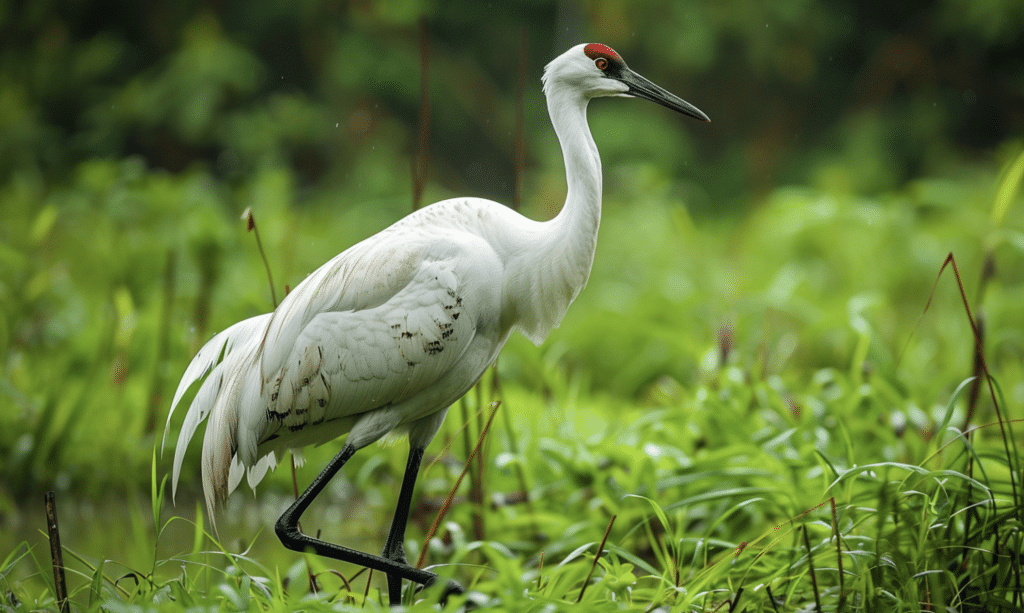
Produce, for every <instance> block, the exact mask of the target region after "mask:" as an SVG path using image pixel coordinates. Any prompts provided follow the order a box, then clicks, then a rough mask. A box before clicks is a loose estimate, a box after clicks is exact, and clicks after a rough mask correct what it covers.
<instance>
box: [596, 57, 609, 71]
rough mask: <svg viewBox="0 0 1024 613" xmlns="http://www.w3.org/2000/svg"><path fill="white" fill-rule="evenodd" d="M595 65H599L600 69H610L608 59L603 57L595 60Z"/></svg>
mask: <svg viewBox="0 0 1024 613" xmlns="http://www.w3.org/2000/svg"><path fill="white" fill-rule="evenodd" d="M594 65H595V66H597V69H598V70H608V60H607V59H605V58H603V57H599V58H597V59H596V60H594Z"/></svg>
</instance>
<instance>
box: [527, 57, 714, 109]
mask: <svg viewBox="0 0 1024 613" xmlns="http://www.w3.org/2000/svg"><path fill="white" fill-rule="evenodd" d="M542 81H543V83H544V93H545V94H547V95H549V96H550V95H551V93H552V92H554V91H555V90H556V89H557V90H568V91H572V92H575V93H578V94H580V95H582V96H584V97H585V98H598V97H602V96H626V97H631V98H643V99H645V100H650V101H651V102H657V103H658V104H660V105H662V106H664V107H667V108H670V109H672V110H673V111H678V112H680V113H682V114H684V115H689V116H690V117H694V118H696V119H700V120H701V121H711V120H710V119H708V116H707V115H705V114H704V113H703V112H702V111H701V110H700V109H698V108H697V107H695V106H693V105H692V104H690V103H689V102H687V101H685V100H683V99H682V98H680V97H679V96H676V95H675V94H673V93H671V92H669V91H667V90H666V89H664V88H662V87H660V86H658V85H655V84H654V83H652V82H651V81H649V80H647V79H646V78H644V77H642V76H640V75H639V74H637V73H635V72H633V71H632V70H630V69H629V67H628V66H626V62H625V61H623V59H622V56H620V55H619V54H618V53H616V52H615V50H614V49H612V48H611V47H609V46H607V45H602V44H600V43H586V44H582V45H576V46H575V47H573V48H572V49H569V50H568V51H566V52H565V53H563V54H562V55H560V56H558V57H556V58H555V59H553V60H551V62H550V63H549V64H548V65H547V66H546V67H545V68H544V76H543V77H542Z"/></svg>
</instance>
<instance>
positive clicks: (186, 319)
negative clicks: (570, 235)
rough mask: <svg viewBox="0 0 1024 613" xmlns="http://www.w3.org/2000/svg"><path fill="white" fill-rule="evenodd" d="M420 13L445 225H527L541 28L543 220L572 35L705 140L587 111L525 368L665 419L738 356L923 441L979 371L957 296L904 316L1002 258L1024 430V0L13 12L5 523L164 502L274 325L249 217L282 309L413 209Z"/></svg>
mask: <svg viewBox="0 0 1024 613" xmlns="http://www.w3.org/2000/svg"><path fill="white" fill-rule="evenodd" d="M421 17H426V19H427V21H428V24H429V32H430V53H431V56H430V57H431V63H430V75H431V77H430V86H431V92H432V93H431V106H432V131H431V141H430V152H431V158H430V168H431V175H430V183H429V185H428V187H427V200H428V201H431V200H437V199H440V198H443V197H447V196H450V195H481V196H486V197H492V198H495V199H498V200H500V201H503V202H510V201H511V198H512V193H513V185H514V180H515V172H514V171H515V168H514V167H515V162H514V160H515V154H514V151H515V146H514V142H513V137H512V132H513V126H514V121H515V106H514V103H515V91H516V86H517V66H518V62H519V54H520V49H519V40H520V33H521V32H525V33H526V34H527V39H526V40H527V41H528V44H527V46H526V48H525V54H526V59H527V66H528V76H527V79H526V89H525V100H524V104H525V115H526V125H527V132H526V138H525V141H526V147H527V149H526V150H527V168H526V171H527V172H526V176H525V178H524V184H523V193H524V194H525V198H524V200H525V202H526V203H527V204H528V208H527V210H526V211H525V212H526V213H527V214H529V215H531V216H534V217H538V218H543V217H547V216H550V215H551V214H552V213H553V211H554V210H556V209H557V208H558V207H559V206H560V204H561V199H562V197H563V190H564V178H563V176H562V172H563V167H562V164H561V160H560V154H559V151H558V148H557V144H556V142H555V139H554V135H553V134H552V132H551V130H550V127H549V125H548V122H547V119H546V116H545V113H544V110H543V100H542V97H541V94H540V88H539V76H540V72H541V69H542V66H543V64H544V63H545V62H546V61H548V60H549V59H551V58H552V57H554V55H556V54H557V53H560V52H561V51H562V50H564V49H565V48H566V47H567V46H569V45H570V44H574V43H576V42H580V41H583V40H588V39H594V40H601V41H603V42H606V43H608V44H610V45H612V46H613V47H615V48H617V49H618V50H619V51H620V52H622V54H623V55H624V57H625V58H626V59H627V61H628V62H629V63H630V65H631V66H632V67H633V68H634V69H636V70H637V71H638V72H641V73H643V74H645V75H646V76H648V77H650V78H651V79H652V80H654V81H656V82H659V83H661V84H663V85H665V86H666V87H667V88H669V89H670V90H672V91H675V92H677V93H678V94H680V95H681V96H683V97H684V98H686V99H688V100H690V101H691V102H693V103H694V104H696V105H697V106H698V107H700V108H702V109H703V110H705V111H707V112H708V114H709V115H710V116H711V118H712V120H713V123H712V124H710V125H706V126H705V125H698V124H696V123H694V122H688V121H680V119H679V118H678V117H676V116H673V115H670V114H668V113H666V112H663V111H661V110H660V109H657V108H654V107H652V106H645V105H644V104H642V103H640V102H625V101H618V100H613V101H600V102H598V103H595V104H594V105H593V108H592V110H591V123H592V126H593V129H594V133H595V137H596V140H597V142H598V144H599V146H600V148H601V152H602V154H603V158H604V162H605V177H606V179H605V180H606V201H607V206H606V211H607V213H606V215H607V219H606V222H605V227H604V229H603V230H602V237H601V245H600V247H599V253H598V261H597V262H596V264H595V273H594V278H593V279H592V281H591V284H590V287H588V289H587V290H586V291H585V292H584V293H583V294H582V296H581V298H580V300H579V303H578V304H577V305H576V306H575V307H574V308H573V310H572V311H571V313H570V316H569V317H568V318H567V319H566V322H565V324H564V326H563V328H562V329H561V330H560V331H558V333H557V334H556V335H555V337H554V338H553V339H552V341H551V342H550V343H549V344H548V345H547V346H546V347H545V348H544V349H542V350H540V353H538V350H536V349H533V348H532V347H530V346H528V343H526V342H525V341H524V340H523V339H514V340H513V341H512V343H510V346H509V350H508V352H507V354H506V356H507V357H503V362H502V369H503V372H504V373H505V375H506V376H507V377H509V378H512V379H514V380H516V381H519V382H521V383H522V384H523V385H528V386H530V385H535V386H537V388H539V389H545V387H549V386H553V385H563V384H564V383H558V382H559V381H562V379H560V378H558V377H555V378H551V377H549V376H548V374H546V373H547V372H548V369H552V368H553V369H556V370H559V372H562V371H564V372H565V373H567V374H566V377H567V379H568V380H569V381H574V382H576V384H577V385H580V386H581V387H582V388H584V389H585V390H588V391H594V392H596V393H598V394H610V395H611V396H612V397H617V398H623V399H626V402H629V403H634V402H637V403H640V404H644V403H651V404H659V403H662V402H664V401H665V398H666V394H667V395H668V397H670V398H677V396H676V392H673V390H678V389H680V388H681V387H682V388H687V387H692V386H696V385H699V384H701V383H703V382H704V381H705V379H704V378H705V377H706V376H708V373H709V372H710V371H711V370H713V368H712V367H711V366H709V364H710V365H714V364H716V362H715V356H716V355H717V352H718V350H719V338H720V337H721V335H722V334H723V333H724V332H723V331H726V332H727V333H728V334H730V335H732V337H734V340H735V344H736V351H735V353H734V354H733V357H732V359H733V360H734V361H739V362H741V364H740V366H742V367H743V368H744V369H746V370H748V371H749V372H751V373H756V376H757V377H761V376H767V375H778V376H779V377H780V379H779V385H781V386H785V385H789V386H793V387H796V388H798V389H804V388H805V387H806V386H807V384H808V383H807V382H808V380H809V378H810V377H811V376H812V375H811V374H810V373H817V372H819V369H830V368H834V369H839V370H841V371H843V372H846V373H849V375H850V377H851V381H853V382H854V383H856V381H858V380H861V378H862V377H865V376H870V375H871V374H874V373H877V374H878V375H879V376H881V377H883V378H885V380H886V381H888V382H889V384H890V385H891V386H892V387H893V388H894V389H896V390H897V392H896V393H895V395H894V397H895V398H898V399H899V400H898V401H894V403H893V404H894V405H895V406H896V407H897V408H898V410H900V411H905V412H906V413H907V415H909V416H910V419H911V421H913V420H914V419H916V420H918V422H920V423H921V424H922V426H921V427H922V428H925V427H926V422H927V421H928V417H927V416H928V415H929V414H930V411H931V408H932V407H931V405H932V404H933V403H936V402H940V403H941V402H944V400H942V399H943V398H945V397H944V396H943V394H945V395H946V396H948V394H949V393H951V392H952V389H953V388H955V387H956V385H957V384H958V383H959V382H960V381H961V380H962V379H963V378H964V377H966V376H968V375H969V374H970V372H971V370H970V361H971V351H970V348H971V346H972V343H973V341H972V338H971V336H970V333H969V328H968V327H967V326H966V324H965V319H964V316H963V313H962V311H961V310H959V307H958V306H957V302H956V301H957V300H958V299H957V298H956V295H955V293H954V292H953V290H952V289H951V287H952V286H951V282H950V280H949V279H946V280H945V281H943V284H942V286H941V287H942V288H943V289H942V290H941V291H942V294H941V295H942V296H943V300H945V302H943V303H942V305H940V306H937V307H936V309H935V311H934V312H932V314H930V315H929V316H928V317H927V318H925V319H924V321H923V323H921V324H917V321H918V318H919V316H920V314H921V310H922V309H923V305H924V303H925V302H926V300H927V298H928V293H929V291H930V290H931V286H932V282H933V280H934V275H935V274H936V272H937V270H938V267H939V265H940V264H941V262H942V260H943V258H944V257H945V254H946V253H948V252H949V251H954V252H956V254H957V256H958V258H959V260H960V264H961V266H962V269H963V270H965V271H970V272H971V273H972V274H973V279H974V280H973V281H970V280H969V281H968V285H969V287H968V290H969V291H970V292H971V293H970V294H969V295H970V296H971V298H972V299H973V298H978V299H981V298H982V296H979V295H978V293H977V288H978V281H977V278H978V271H980V270H982V266H983V262H984V260H985V257H986V255H991V256H992V257H993V258H994V261H995V262H996V266H997V268H998V271H999V283H998V284H997V285H994V286H992V287H991V288H990V289H989V291H988V293H987V295H985V296H984V298H985V308H986V314H987V316H988V317H989V321H990V322H991V325H990V327H991V328H992V329H993V330H994V335H993V337H992V339H991V342H992V348H991V351H992V353H991V355H990V357H991V359H992V366H993V369H996V368H999V369H1001V370H1000V372H1001V376H1003V377H1005V380H1004V382H1003V390H1004V392H1005V393H1006V394H1007V397H1008V400H1011V401H1014V402H1018V406H1019V402H1020V401H1021V396H1022V395H1024V391H1022V387H1021V386H1022V383H1021V376H1022V372H1021V370H1022V368H1021V366H1020V364H1021V363H1022V356H1024V345H1022V341H1021V339H1020V337H1019V334H1018V333H1017V332H1018V331H1019V330H1020V329H1021V326H1022V325H1024V321H1022V316H1021V313H1020V309H1019V305H1020V304H1021V303H1022V301H1024V278H1022V273H1021V271H1024V256H1022V252H1024V239H1022V236H1021V228H1022V227H1024V223H1022V215H1021V212H1020V207H1019V198H1020V197H1019V194H1016V195H1015V194H1014V193H1012V191H1011V192H1010V194H1009V195H1008V196H1006V197H1005V199H1006V203H1005V204H1003V205H1002V206H1003V213H1002V214H1001V215H1000V217H999V219H998V220H997V221H995V222H994V221H993V220H992V219H991V217H990V209H991V207H992V203H993V198H994V197H995V193H996V184H997V181H998V177H999V172H1000V169H1002V168H1003V167H1004V166H1005V165H1007V164H1008V163H1009V162H1010V160H1011V159H1013V158H1014V156H1015V155H1016V154H1017V153H1018V152H1019V151H1020V147H1021V138H1022V135H1024V113H1022V111H1021V109H1022V108H1024V104H1022V99H1024V71H1021V70H1020V58H1021V57H1024V38H1022V37H1021V36H1020V32H1022V31H1024V4H1022V3H1020V2H1017V1H1016V0H974V1H973V2H971V3H965V2H962V1H957V0H941V1H938V2H935V1H930V2H926V1H923V0H915V1H911V2H899V3H896V2H893V3H862V2H839V1H836V0H831V1H827V2H811V1H810V0H786V1H779V2H770V3H750V2H741V1H738V0H730V1H725V2H715V3H709V2H698V1H695V0H688V1H680V2H654V1H643V2H630V3H625V2H618V1H612V0H608V1H595V2H557V3H555V2H541V1H534V2H522V3H494V4H488V5H486V6H485V5H483V4H480V3H470V2H427V1H425V0H423V1H417V0H409V1H407V2H372V1H353V2H322V1H317V0H305V1H302V2H286V1H283V0H271V1H268V2H238V1H230V0H229V1H223V2H215V3H205V2H202V3H201V2H190V1H186V2H170V1H167V0H158V1H156V2H147V3H138V2H135V3H129V2H109V1H108V2H103V1H87V0H75V1H71V2H68V1H64V2H58V1H56V0H44V1H40V2H33V3H28V2H13V1H5V2H0V40H3V41H4V42H3V44H2V45H0V221H2V225H0V360H2V362H0V516H3V515H4V513H5V510H9V509H12V508H14V507H16V506H17V504H18V503H20V502H22V501H23V500H24V499H25V498H24V497H25V496H27V495H28V494H32V495H35V493H36V492H38V491H40V490H41V489H43V488H52V487H56V488H58V489H62V490H68V489H72V488H74V489H75V491H76V492H80V493H82V494H85V495H95V494H97V493H100V492H110V491H115V492H124V491H134V490H136V489H138V488H139V487H140V484H141V483H143V482H144V481H145V477H146V475H147V474H148V471H147V470H146V466H147V463H148V462H149V461H150V450H151V443H152V442H153V440H154V437H155V436H158V435H159V433H160V432H161V431H162V424H163V419H164V416H165V415H166V410H167V406H166V405H167V402H168V400H169V394H170V392H171V391H172V390H173V386H174V385H175V384H176V381H177V379H178V377H179V376H180V374H181V372H182V370H183V368H184V365H185V364H186V363H187V361H188V359H189V357H190V356H191V355H192V353H193V352H194V351H195V349H196V348H197V347H198V345H199V344H200V343H201V342H202V341H203V340H205V339H206V338H208V337H209V336H210V335H211V334H212V333H213V332H215V331H216V330H219V329H221V328H223V327H224V326H226V325H228V324H230V323H232V322H234V321H237V320H238V319H241V318H243V317H247V316H251V315H254V314H257V313H260V312H265V311H267V310H269V309H270V292H269V290H268V288H267V286H266V283H265V282H264V281H263V275H262V263H261V261H260V258H259V255H258V253H257V252H256V250H255V246H254V243H253V241H252V239H251V238H250V237H249V236H247V235H246V234H245V232H244V227H243V224H242V223H241V222H240V221H238V215H239V214H240V213H241V211H242V210H243V209H244V208H245V207H247V206H252V207H253V210H254V211H255V213H256V216H257V219H258V221H259V223H260V228H261V232H262V234H263V238H264V244H265V246H266V247H267V251H268V254H269V256H270V260H271V263H272V266H273V268H274V272H275V275H276V278H277V279H279V280H281V281H280V282H281V284H282V285H283V284H289V285H291V286H294V285H295V284H296V283H298V282H299V281H300V280H301V279H302V278H303V276H304V275H305V274H306V273H308V272H309V271H311V270H312V269H314V268H315V267H316V266H317V265H319V264H320V263H322V262H323V261H325V260H327V259H328V258H329V257H331V256H333V255H334V254H335V253H337V252H339V251H341V250H342V249H343V248H345V247H346V246H348V245H350V244H352V243H354V242H355V241H357V240H359V239H360V238H363V237H365V236H367V235H369V234H370V233H372V232H374V231H376V230H378V229H380V228H383V227H385V226H386V225H387V224H389V223H390V222H392V221H394V220H395V219H397V218H399V217H400V216H401V215H403V214H405V213H406V212H407V211H408V210H409V209H410V193H411V179H410V169H411V161H410V157H411V152H412V151H413V150H414V149H415V132H416V118H417V116H418V114H419V98H418V96H419V79H420V72H419V62H420V59H419V54H420V49H419V40H418V34H417V32H418V31H417V27H418V26H417V24H418V22H419V20H420V18H421ZM793 186H799V187H793ZM1015 203H1016V204H1017V206H1014V204H1015ZM278 293H279V294H280V291H279V292H278ZM908 339H911V340H910V341H909V342H908ZM856 358H861V359H856ZM862 370H863V371H864V372H862ZM815 376H817V375H815ZM854 387H855V386H854ZM891 409H893V406H886V407H880V406H874V407H873V408H872V410H874V411H877V412H878V413H879V414H881V413H884V412H886V411H889V410H891ZM922 415H923V416H924V417H922ZM186 474H191V475H195V474H197V471H191V472H189V470H186ZM0 521H2V517H0Z"/></svg>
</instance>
